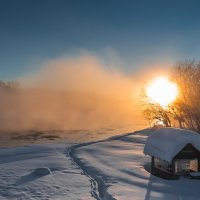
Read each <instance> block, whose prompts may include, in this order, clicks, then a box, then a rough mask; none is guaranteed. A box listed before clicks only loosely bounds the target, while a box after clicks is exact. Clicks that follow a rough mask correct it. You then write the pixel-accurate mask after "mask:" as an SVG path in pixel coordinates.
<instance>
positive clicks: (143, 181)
mask: <svg viewBox="0 0 200 200" xmlns="http://www.w3.org/2000/svg"><path fill="white" fill-rule="evenodd" d="M149 133H150V131H149V130H144V131H139V132H135V133H132V134H125V135H123V136H116V137H112V138H109V139H105V140H103V141H99V142H90V143H85V144H76V145H69V144H52V145H50V144H45V145H32V146H27V147H17V148H8V149H1V150H0V199H16V200H18V199H55V200H61V199H66V200H78V199H80V200H81V199H84V200H90V199H98V200H112V199H117V200H129V199H130V200H161V199H162V200H175V199H176V200H197V199H198V200H199V199H200V190H199V188H200V180H192V179H184V178H182V179H180V180H163V179H160V178H157V177H155V176H152V175H150V173H149V170H150V158H149V157H146V156H144V154H143V148H144V144H145V142H146V139H147V137H148V134H149ZM41 167H46V168H42V169H39V173H36V172H38V170H37V169H38V168H41ZM35 170H36V171H35ZM49 170H50V171H51V172H52V173H49V172H50V171H49Z"/></svg>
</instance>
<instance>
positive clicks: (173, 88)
mask: <svg viewBox="0 0 200 200" xmlns="http://www.w3.org/2000/svg"><path fill="white" fill-rule="evenodd" d="M146 93H147V96H148V97H149V98H150V99H151V100H152V101H153V102H156V103H159V104H160V105H161V106H162V107H167V106H168V105H169V104H171V103H172V102H173V101H175V99H176V97H177V95H178V87H177V85H176V84H175V83H174V82H172V81H169V80H168V79H167V78H166V77H158V78H156V79H154V80H153V81H152V82H151V83H150V84H149V85H148V86H147V88H146Z"/></svg>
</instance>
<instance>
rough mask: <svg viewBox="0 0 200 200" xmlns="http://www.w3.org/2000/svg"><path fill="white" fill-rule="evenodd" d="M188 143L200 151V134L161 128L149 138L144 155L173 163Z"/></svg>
mask: <svg viewBox="0 0 200 200" xmlns="http://www.w3.org/2000/svg"><path fill="white" fill-rule="evenodd" d="M188 143H190V144H192V145H193V146H194V147H195V148H196V149H198V150H199V151H200V134H198V133H195V132H193V131H189V130H184V129H178V128H161V129H159V130H157V131H154V132H152V133H151V135H150V136H149V137H148V139H147V141H146V144H145V147H144V154H146V155H150V156H154V157H157V158H160V159H162V160H166V161H169V162H171V161H172V159H173V158H174V156H176V155H177V154H178V153H179V152H180V150H181V149H182V148H183V147H185V145H187V144H188Z"/></svg>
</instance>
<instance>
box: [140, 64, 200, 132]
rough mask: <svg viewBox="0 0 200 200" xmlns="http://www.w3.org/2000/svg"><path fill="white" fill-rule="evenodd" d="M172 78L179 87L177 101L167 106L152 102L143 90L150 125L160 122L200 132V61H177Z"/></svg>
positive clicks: (143, 99) (142, 98) (142, 96)
mask: <svg viewBox="0 0 200 200" xmlns="http://www.w3.org/2000/svg"><path fill="white" fill-rule="evenodd" d="M169 78H170V80H171V81H173V82H175V83H176V84H177V86H178V88H179V94H178V97H177V99H176V101H175V102H173V103H172V104H170V105H169V106H167V107H166V108H164V107H162V106H160V105H159V104H157V103H155V102H154V103H152V101H151V100H150V99H149V97H148V96H147V95H146V93H145V90H143V92H142V95H141V102H142V106H143V114H144V116H145V118H146V119H147V120H148V122H149V124H150V126H152V125H158V124H159V123H160V122H162V124H163V125H164V126H166V127H170V126H176V127H180V128H186V129H190V130H194V131H197V132H199V133H200V62H198V63H197V62H195V61H189V62H188V61H187V62H186V61H185V62H179V63H177V64H176V65H175V66H174V67H173V68H172V69H171V73H170V77H169Z"/></svg>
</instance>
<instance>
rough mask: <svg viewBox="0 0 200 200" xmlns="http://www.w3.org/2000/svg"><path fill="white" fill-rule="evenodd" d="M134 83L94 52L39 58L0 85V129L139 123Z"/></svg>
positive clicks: (130, 77)
mask: <svg viewBox="0 0 200 200" xmlns="http://www.w3.org/2000/svg"><path fill="white" fill-rule="evenodd" d="M139 90H140V85H139V83H138V82H137V81H135V80H134V78H133V76H128V75H126V74H124V73H123V72H121V71H120V70H116V69H115V68H114V67H113V66H112V65H111V64H110V65H109V63H106V62H102V59H100V58H98V57H97V56H94V55H89V54H83V55H79V56H75V57H71V58H61V59H55V60H51V61H48V62H46V63H44V64H43V65H42V66H41V68H40V70H38V71H37V72H36V73H35V74H33V75H31V76H30V75H29V76H27V77H23V78H22V79H21V88H20V89H17V90H14V91H5V90H0V96H1V98H0V131H15V130H52V129H57V130H58V129H59V130H66V129H87V128H102V127H119V126H127V125H130V124H133V125H134V124H138V123H141V120H142V117H141V111H140V107H139V103H138V94H139Z"/></svg>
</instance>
